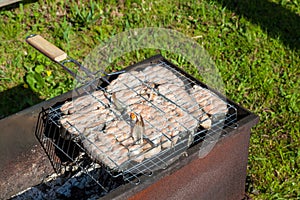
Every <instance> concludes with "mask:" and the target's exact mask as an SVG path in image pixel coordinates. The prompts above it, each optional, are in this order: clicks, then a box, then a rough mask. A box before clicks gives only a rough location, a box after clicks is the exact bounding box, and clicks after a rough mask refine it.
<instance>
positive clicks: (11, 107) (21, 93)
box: [0, 85, 43, 119]
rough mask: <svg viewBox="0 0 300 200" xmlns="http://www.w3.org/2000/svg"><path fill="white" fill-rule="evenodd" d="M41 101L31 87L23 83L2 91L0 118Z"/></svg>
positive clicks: (0, 93)
mask: <svg viewBox="0 0 300 200" xmlns="http://www.w3.org/2000/svg"><path fill="white" fill-rule="evenodd" d="M41 101H43V100H42V99H40V98H39V97H38V96H37V95H36V94H35V93H34V92H33V91H32V90H31V89H29V88H24V87H23V86H22V85H18V86H16V87H14V88H11V89H8V90H5V91H3V92H0V119H2V118H4V117H6V116H8V115H11V114H13V113H16V112H18V111H20V110H23V109H25V108H27V107H30V106H32V105H35V104H37V103H39V102H41Z"/></svg>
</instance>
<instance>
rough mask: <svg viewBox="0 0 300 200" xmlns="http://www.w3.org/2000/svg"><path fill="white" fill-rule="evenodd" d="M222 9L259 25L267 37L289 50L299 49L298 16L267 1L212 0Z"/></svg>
mask: <svg viewBox="0 0 300 200" xmlns="http://www.w3.org/2000/svg"><path fill="white" fill-rule="evenodd" d="M214 1H216V2H218V3H219V4H221V5H222V6H223V7H226V8H227V9H229V10H231V11H232V12H235V13H236V14H238V15H240V16H243V17H245V18H246V19H247V20H249V21H251V22H252V23H254V24H257V25H259V26H260V27H261V28H262V29H263V30H264V31H266V32H267V33H268V35H269V36H271V37H273V38H278V37H279V38H280V40H281V41H282V42H283V43H284V44H285V45H286V46H289V47H290V48H291V49H294V50H296V51H298V50H299V49H300V16H299V15H297V14H295V13H293V12H292V11H290V10H288V9H286V8H284V7H282V6H281V5H278V4H275V3H272V2H269V1H267V0H243V1H241V0H214Z"/></svg>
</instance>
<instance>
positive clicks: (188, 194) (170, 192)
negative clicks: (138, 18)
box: [0, 91, 258, 200]
mask: <svg viewBox="0 0 300 200" xmlns="http://www.w3.org/2000/svg"><path fill="white" fill-rule="evenodd" d="M71 95H72V91H71V92H69V93H66V94H64V95H61V96H59V97H56V98H54V99H51V100H49V101H45V102H42V103H40V104H38V105H36V106H33V107H31V108H29V109H26V110H24V111H21V112H19V113H17V114H15V115H12V116H10V117H7V118H5V119H2V120H0V152H1V154H0V160H1V162H0V199H5V198H8V197H9V196H10V195H13V194H16V193H18V192H20V191H22V190H23V189H25V188H28V187H30V186H33V185H37V184H39V183H40V182H41V180H42V179H43V178H44V176H45V175H48V174H50V173H51V172H52V168H51V166H50V163H49V161H48V158H47V157H46V155H45V153H44V152H43V151H42V149H41V147H40V146H39V144H38V142H37V140H36V138H35V136H34V128H35V125H36V121H37V117H38V114H39V112H40V111H41V108H42V107H44V108H48V107H49V106H52V105H53V104H55V103H57V102H61V101H64V100H66V99H67V98H70V97H71ZM228 101H229V103H233V102H232V101H230V100H228ZM238 116H239V119H238V124H239V126H238V128H237V129H236V130H230V131H229V132H228V134H227V135H226V136H225V137H223V138H222V139H221V140H220V141H219V142H218V143H217V145H216V146H215V147H214V148H213V150H212V151H211V152H210V153H209V154H208V155H207V156H206V157H205V158H203V159H199V158H198V150H199V145H196V146H194V147H192V148H190V149H189V150H188V154H189V156H188V157H182V158H181V159H180V160H178V161H176V162H175V163H174V164H172V165H171V166H170V167H168V168H167V169H165V170H160V171H157V172H155V173H154V174H153V176H151V177H142V180H141V184H139V185H137V186H134V185H132V184H130V183H128V184H125V185H122V186H120V187H118V188H117V189H115V190H114V191H112V192H110V193H109V194H108V195H106V196H104V197H103V198H101V199H132V200H134V199H243V197H244V190H245V180H246V166H247V159H248V146H249V137H250V129H251V127H253V126H254V125H255V124H256V123H257V122H258V117H257V116H256V115H253V114H251V113H250V112H248V111H246V110H245V109H243V108H241V107H239V109H238ZM37 144H38V146H36V145H37Z"/></svg>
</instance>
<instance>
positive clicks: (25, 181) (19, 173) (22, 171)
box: [0, 145, 53, 199]
mask: <svg viewBox="0 0 300 200" xmlns="http://www.w3.org/2000/svg"><path fill="white" fill-rule="evenodd" d="M50 173H53V169H52V166H51V164H50V162H49V160H48V158H47V157H46V156H45V153H44V150H43V149H42V148H41V147H40V146H39V145H34V146H33V147H31V148H30V149H29V150H28V151H25V152H23V153H22V154H20V155H18V156H17V157H15V159H14V160H13V161H10V162H8V163H7V164H6V165H5V166H3V167H2V168H1V171H0V199H7V198H9V197H11V196H12V195H14V194H16V193H17V192H20V191H22V190H25V189H26V188H28V187H30V186H32V185H35V184H38V183H40V182H41V181H42V180H43V178H44V177H46V176H47V175H49V174H50Z"/></svg>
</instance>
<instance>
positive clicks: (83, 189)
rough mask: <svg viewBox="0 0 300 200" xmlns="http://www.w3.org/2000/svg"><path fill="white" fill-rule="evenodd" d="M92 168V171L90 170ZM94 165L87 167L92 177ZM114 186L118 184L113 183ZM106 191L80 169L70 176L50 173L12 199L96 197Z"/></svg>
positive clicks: (39, 199) (34, 199) (94, 175)
mask: <svg viewBox="0 0 300 200" xmlns="http://www.w3.org/2000/svg"><path fill="white" fill-rule="evenodd" d="M91 170H93V171H91ZM97 170H100V169H95V168H94V167H91V168H89V169H88V171H89V173H90V174H91V175H92V176H93V177H97V173H98V172H97ZM115 185H116V187H117V186H118V184H115ZM105 194H106V192H105V191H104V190H103V189H101V187H100V186H99V185H97V183H96V182H95V181H94V180H93V179H91V178H90V177H89V176H88V175H87V174H85V173H83V171H80V172H78V173H76V174H75V175H73V176H72V177H71V178H69V177H65V176H64V175H60V176H58V175H57V174H52V175H50V176H49V177H47V179H45V180H44V182H43V183H42V184H40V185H37V186H34V187H31V188H28V189H26V190H24V191H22V192H20V193H18V194H16V195H14V196H12V197H11V199H14V200H28V199H33V200H44V199H66V198H72V199H98V198H100V197H101V196H103V195H105Z"/></svg>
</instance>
